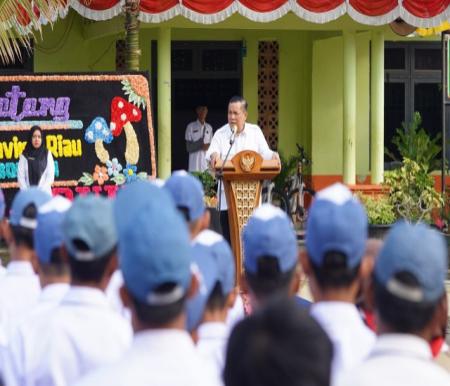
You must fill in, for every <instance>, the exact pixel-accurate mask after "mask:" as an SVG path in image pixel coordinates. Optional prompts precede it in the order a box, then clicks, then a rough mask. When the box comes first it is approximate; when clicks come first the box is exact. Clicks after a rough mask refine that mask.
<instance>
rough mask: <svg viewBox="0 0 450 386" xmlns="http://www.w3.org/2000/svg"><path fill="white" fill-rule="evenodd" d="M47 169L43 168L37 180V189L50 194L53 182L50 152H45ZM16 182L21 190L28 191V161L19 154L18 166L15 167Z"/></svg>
mask: <svg viewBox="0 0 450 386" xmlns="http://www.w3.org/2000/svg"><path fill="white" fill-rule="evenodd" d="M47 153H48V154H47V167H46V168H45V170H44V172H43V173H42V176H41V178H40V180H39V184H38V188H40V189H42V190H43V191H45V192H47V193H48V194H50V195H51V194H52V184H53V181H54V180H55V161H54V160H53V156H52V152H51V151H48V152H47ZM17 182H18V183H19V188H20V189H21V190H23V189H28V188H29V187H30V178H29V175H28V161H27V159H26V158H25V157H24V156H23V155H22V154H21V155H20V157H19V165H18V167H17Z"/></svg>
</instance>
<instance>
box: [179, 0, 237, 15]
mask: <svg viewBox="0 0 450 386" xmlns="http://www.w3.org/2000/svg"><path fill="white" fill-rule="evenodd" d="M182 4H183V5H184V6H185V7H186V8H188V9H190V10H192V11H194V12H198V13H203V14H211V13H217V12H220V11H223V10H224V9H225V8H228V7H229V6H230V5H231V4H233V0H183V1H182Z"/></svg>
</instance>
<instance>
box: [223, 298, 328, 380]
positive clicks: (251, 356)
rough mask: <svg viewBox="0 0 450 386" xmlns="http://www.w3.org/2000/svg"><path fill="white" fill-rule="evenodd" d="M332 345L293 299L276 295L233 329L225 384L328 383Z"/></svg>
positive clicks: (229, 344) (227, 355) (228, 351)
mask: <svg viewBox="0 0 450 386" xmlns="http://www.w3.org/2000/svg"><path fill="white" fill-rule="evenodd" d="M332 354H333V346H332V344H331V342H330V339H329V338H328V336H327V335H326V333H325V332H324V331H323V329H322V328H321V327H320V325H319V324H318V323H317V322H316V321H315V320H314V319H313V318H312V317H311V316H310V315H309V314H308V312H307V311H306V310H305V309H304V308H301V307H298V305H297V304H296V303H295V301H294V300H293V299H288V298H283V299H273V300H271V301H269V302H268V303H267V305H266V306H265V307H263V308H261V309H260V310H258V311H256V312H255V313H254V314H252V315H250V316H249V317H248V318H246V319H244V320H243V321H241V322H240V323H239V324H238V325H237V326H236V327H235V328H234V330H233V331H232V333H231V336H230V339H229V342H228V347H227V354H226V362H225V370H224V381H225V386H329V385H330V373H331V358H332Z"/></svg>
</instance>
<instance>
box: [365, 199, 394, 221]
mask: <svg viewBox="0 0 450 386" xmlns="http://www.w3.org/2000/svg"><path fill="white" fill-rule="evenodd" d="M357 196H358V198H359V199H360V201H361V202H362V204H363V205H364V206H365V208H366V212H367V217H368V219H369V224H376V225H389V224H392V223H394V222H395V220H396V216H395V212H394V207H393V206H392V204H391V202H390V200H389V198H388V197H386V196H382V195H378V196H369V195H365V194H357Z"/></svg>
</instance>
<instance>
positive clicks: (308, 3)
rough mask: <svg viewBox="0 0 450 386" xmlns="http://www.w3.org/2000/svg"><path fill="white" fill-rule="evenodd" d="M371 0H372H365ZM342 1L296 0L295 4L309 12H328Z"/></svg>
mask: <svg viewBox="0 0 450 386" xmlns="http://www.w3.org/2000/svg"><path fill="white" fill-rule="evenodd" d="M366 1H369V2H370V1H372V0H366ZM343 3H344V0H297V4H298V5H300V6H301V7H303V8H305V9H306V10H308V11H310V12H316V13H322V12H329V11H332V10H333V9H335V8H336V7H338V6H340V5H341V4H343Z"/></svg>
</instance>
